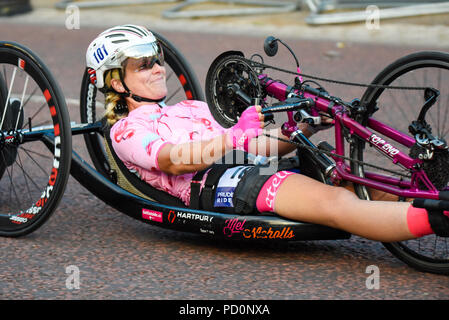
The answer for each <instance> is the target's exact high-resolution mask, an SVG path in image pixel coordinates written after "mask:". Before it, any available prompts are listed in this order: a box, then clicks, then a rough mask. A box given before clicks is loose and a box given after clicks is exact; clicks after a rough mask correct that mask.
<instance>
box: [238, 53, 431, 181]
mask: <svg viewBox="0 0 449 320" xmlns="http://www.w3.org/2000/svg"><path fill="white" fill-rule="evenodd" d="M241 59H242V60H243V61H245V62H247V63H249V64H250V65H251V66H252V67H261V68H264V69H273V70H276V71H280V72H284V73H288V74H293V75H296V76H302V77H304V78H310V79H314V80H319V81H325V82H329V83H336V84H341V85H347V86H357V87H365V88H378V89H392V90H426V89H427V88H426V87H403V86H388V85H379V84H363V83H354V82H346V81H339V80H332V79H326V78H321V77H317V76H312V75H309V74H305V73H300V72H294V71H290V70H286V69H282V68H278V67H275V66H270V65H267V64H264V63H261V62H257V61H254V60H250V59H246V58H244V57H241ZM264 135H265V136H266V137H268V138H272V139H277V140H279V141H282V142H287V143H290V144H293V145H295V146H296V147H298V148H301V149H307V150H309V151H311V152H313V153H315V154H325V155H328V156H330V157H332V158H340V159H343V160H347V161H350V162H352V163H357V164H359V165H363V166H366V167H371V168H374V169H377V170H381V171H385V172H388V173H391V174H394V175H398V176H402V177H405V178H410V175H405V174H403V173H400V172H397V171H394V170H390V169H386V168H383V167H379V166H376V165H374V164H370V163H367V162H364V161H361V160H357V159H353V158H350V157H346V156H342V155H338V154H334V153H332V152H329V151H325V150H320V149H318V148H317V147H311V146H307V145H304V144H300V143H297V142H294V141H290V140H287V139H283V138H280V137H277V136H272V135H270V134H268V133H265V134H264Z"/></svg>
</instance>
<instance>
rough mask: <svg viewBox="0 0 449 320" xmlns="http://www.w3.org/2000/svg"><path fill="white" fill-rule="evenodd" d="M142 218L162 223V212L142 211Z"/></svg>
mask: <svg viewBox="0 0 449 320" xmlns="http://www.w3.org/2000/svg"><path fill="white" fill-rule="evenodd" d="M142 218H143V219H146V220H150V221H156V222H161V223H162V212H159V211H154V210H150V209H142Z"/></svg>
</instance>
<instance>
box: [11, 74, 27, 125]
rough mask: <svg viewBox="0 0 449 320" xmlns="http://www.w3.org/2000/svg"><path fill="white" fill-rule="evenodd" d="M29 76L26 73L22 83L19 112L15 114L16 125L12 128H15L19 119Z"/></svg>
mask: <svg viewBox="0 0 449 320" xmlns="http://www.w3.org/2000/svg"><path fill="white" fill-rule="evenodd" d="M29 78H30V77H29V76H28V74H27V77H26V79H25V84H24V85H23V91H22V98H21V99H20V109H19V113H18V114H17V120H16V125H15V126H14V130H17V126H18V125H19V119H20V114H21V113H22V109H23V104H22V101H23V99H24V98H25V92H26V90H27V86H28V79H29Z"/></svg>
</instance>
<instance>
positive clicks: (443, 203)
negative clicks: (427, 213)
mask: <svg viewBox="0 0 449 320" xmlns="http://www.w3.org/2000/svg"><path fill="white" fill-rule="evenodd" d="M413 206H414V207H415V208H423V209H430V210H449V201H447V200H434V199H415V200H413Z"/></svg>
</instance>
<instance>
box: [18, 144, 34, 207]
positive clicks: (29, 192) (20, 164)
mask: <svg viewBox="0 0 449 320" xmlns="http://www.w3.org/2000/svg"><path fill="white" fill-rule="evenodd" d="M17 157H18V159H19V162H17V165H18V166H19V167H20V169H22V174H23V178H24V180H25V186H26V188H27V190H28V197H29V199H30V201H31V202H32V201H33V199H32V198H31V190H30V186H29V185H28V180H27V178H26V176H25V170H24V169H23V164H22V159H21V158H20V153H19V152H17Z"/></svg>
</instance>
